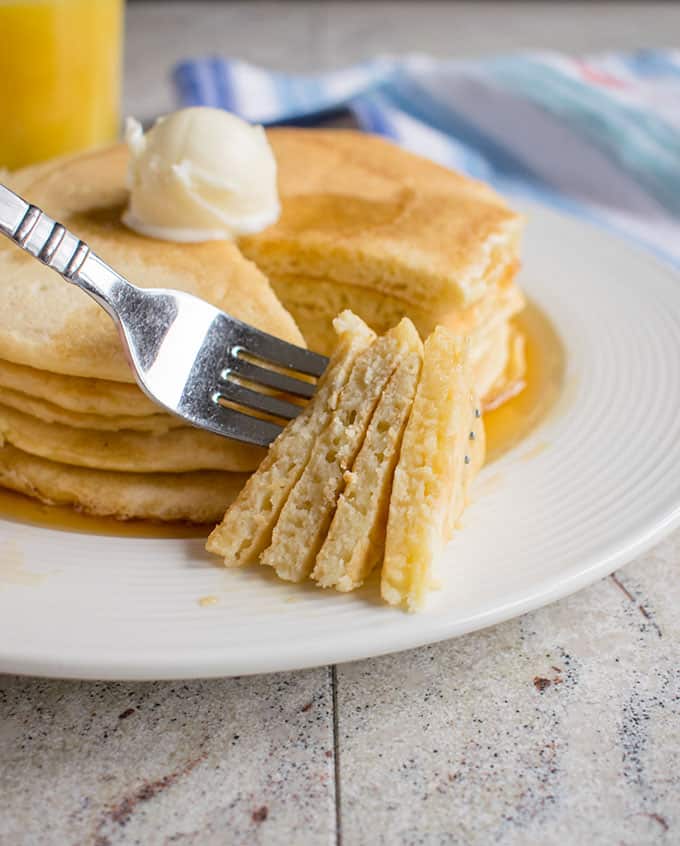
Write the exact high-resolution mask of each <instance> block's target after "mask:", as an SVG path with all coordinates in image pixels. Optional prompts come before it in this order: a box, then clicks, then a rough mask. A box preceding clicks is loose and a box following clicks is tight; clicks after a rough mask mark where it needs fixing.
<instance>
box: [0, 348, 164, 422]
mask: <svg viewBox="0 0 680 846" xmlns="http://www.w3.org/2000/svg"><path fill="white" fill-rule="evenodd" d="M5 388H9V389H11V390H13V391H20V392H21V393H23V394H30V395H31V396H34V397H37V398H39V399H43V400H46V401H47V402H50V403H52V404H54V405H58V406H60V408H63V409H66V410H67V411H73V412H75V413H76V414H96V415H98V416H102V417H119V416H120V417H122V416H125V417H132V416H135V417H137V416H138V417H142V416H146V415H150V414H158V413H159V411H160V409H159V407H158V406H157V405H156V403H154V402H152V401H151V400H150V399H149V398H148V397H147V396H146V395H145V394H144V393H142V391H141V390H140V389H139V388H138V387H137V385H131V384H128V383H127V382H110V381H107V380H106V379H86V378H83V377H82V376H63V375H62V374H60V373H49V372H48V371H47V370H36V369H35V368H33V367H24V366H23V365H21V364H13V363H12V362H10V361H3V360H2V359H0V397H1V396H2V393H3V389H5Z"/></svg>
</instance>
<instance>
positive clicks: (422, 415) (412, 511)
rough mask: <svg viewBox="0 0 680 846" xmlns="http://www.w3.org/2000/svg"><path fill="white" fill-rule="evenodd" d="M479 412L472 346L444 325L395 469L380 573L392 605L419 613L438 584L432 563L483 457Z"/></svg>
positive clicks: (431, 349)
mask: <svg viewBox="0 0 680 846" xmlns="http://www.w3.org/2000/svg"><path fill="white" fill-rule="evenodd" d="M451 362H453V363H454V364H453V366H451ZM477 409H478V404H477V399H476V397H475V394H474V392H473V391H472V389H471V384H470V373H469V366H468V362H467V351H466V349H465V347H464V345H463V344H461V343H460V341H459V340H458V339H457V338H456V337H455V336H454V335H452V334H451V333H450V332H449V331H448V330H446V329H444V328H439V329H437V330H435V332H434V333H433V334H432V335H431V336H430V337H429V338H428V340H427V341H426V342H425V352H424V358H423V368H422V375H421V378H420V383H419V385H418V390H417V391H416V396H415V399H414V402H413V408H412V410H411V416H410V418H409V421H408V424H407V426H406V431H405V432H404V438H403V442H402V446H401V453H400V455H399V462H398V464H397V469H396V470H395V473H394V482H393V485H392V496H391V499H390V507H389V514H388V522H387V533H386V538H385V557H384V561H383V567H382V573H381V594H382V597H383V599H385V600H386V601H387V602H389V603H390V604H391V605H404V606H406V608H407V609H408V610H410V611H415V610H417V609H418V608H420V607H421V606H422V604H423V601H424V598H425V595H426V593H427V591H428V590H429V589H430V587H431V586H432V581H433V578H432V576H433V573H432V570H433V565H434V562H435V561H436V559H437V557H438V556H439V554H440V552H441V550H442V548H443V546H444V544H445V542H446V541H447V540H448V539H449V538H450V537H451V535H452V533H453V530H454V527H455V525H456V521H457V520H458V518H459V516H460V513H461V512H462V510H463V508H464V506H465V501H466V491H467V486H468V484H469V483H470V481H471V479H472V476H473V474H474V471H476V469H477V468H478V467H479V466H480V465H481V463H482V461H483V453H484V439H483V437H482V435H483V429H482V428H481V426H479V424H478V425H477V426H476V425H475V421H476V420H478V417H477V414H478V413H479V412H478V411H477ZM471 433H474V437H471ZM466 457H467V458H466Z"/></svg>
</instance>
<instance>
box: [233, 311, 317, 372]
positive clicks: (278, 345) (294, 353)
mask: <svg viewBox="0 0 680 846" xmlns="http://www.w3.org/2000/svg"><path fill="white" fill-rule="evenodd" d="M232 320H233V318H232ZM239 323H240V321H239ZM239 336H240V337H239V341H240V343H241V345H242V346H243V350H244V352H247V353H250V354H251V355H253V356H255V357H256V358H261V359H263V360H264V361H271V362H272V364H276V365H278V366H279V367H285V368H288V369H289V370H297V371H298V372H299V373H306V374H308V375H309V376H321V374H322V373H323V372H324V370H325V369H326V366H327V364H328V359H327V358H326V356H325V355H319V353H315V352H312V351H311V350H306V349H304V348H303V347H297V346H295V344H289V343H288V341H282V340H281V339H280V338H275V337H274V336H273V335H268V334H267V333H266V332H261V331H260V330H259V329H255V328H253V327H252V326H248V325H247V324H245V323H240V326H239Z"/></svg>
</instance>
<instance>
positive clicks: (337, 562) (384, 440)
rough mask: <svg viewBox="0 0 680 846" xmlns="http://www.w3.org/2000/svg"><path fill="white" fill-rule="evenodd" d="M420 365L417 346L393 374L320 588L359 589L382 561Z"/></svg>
mask: <svg viewBox="0 0 680 846" xmlns="http://www.w3.org/2000/svg"><path fill="white" fill-rule="evenodd" d="M421 363H422V350H420V349H419V350H414V352H412V353H410V354H409V355H407V356H406V357H405V358H404V360H403V361H402V363H401V364H400V365H399V366H398V367H397V369H396V370H395V372H394V373H393V374H392V378H391V379H390V381H389V382H388V383H387V387H386V388H385V391H384V393H383V395H382V397H381V398H380V402H379V403H378V405H377V407H376V409H375V412H374V414H373V417H372V419H371V422H370V424H369V427H368V430H367V431H366V438H365V440H364V443H363V445H362V447H361V449H360V450H359V454H358V455H357V457H356V460H355V462H354V464H353V466H352V469H351V471H348V472H347V473H346V474H345V488H344V490H343V492H342V493H341V494H340V497H339V499H338V502H337V505H336V508H335V514H334V516H333V520H332V522H331V525H330V528H329V530H328V534H327V536H326V538H325V540H324V542H323V545H322V547H321V549H320V550H319V553H318V555H317V556H316V561H315V564H314V570H313V571H312V578H313V579H314V580H315V581H316V582H317V584H319V585H320V586H321V587H335V588H336V589H337V590H340V591H349V590H354V588H357V587H359V586H360V585H361V584H362V583H363V581H364V579H365V578H366V577H367V576H368V575H369V573H370V572H371V570H372V569H373V568H374V567H375V566H376V565H377V564H379V563H380V562H381V561H382V558H383V553H384V550H385V528H386V525H387V510H388V507H389V501H390V493H391V490H392V477H393V475H394V468H395V465H396V463H397V458H398V457H399V448H400V445H401V438H402V435H403V432H404V427H405V426H406V423H407V421H408V418H409V415H410V413H411V405H412V404H413V397H414V395H415V392H416V387H417V384H418V377H419V375H420V367H421Z"/></svg>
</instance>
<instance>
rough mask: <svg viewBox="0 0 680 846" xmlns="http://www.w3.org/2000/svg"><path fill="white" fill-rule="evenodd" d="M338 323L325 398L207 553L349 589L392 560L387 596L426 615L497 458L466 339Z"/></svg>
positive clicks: (289, 434)
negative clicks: (477, 484) (446, 556)
mask: <svg viewBox="0 0 680 846" xmlns="http://www.w3.org/2000/svg"><path fill="white" fill-rule="evenodd" d="M334 325H335V330H336V332H337V335H338V344H337V347H336V349H335V352H334V353H333V355H332V357H331V360H330V364H329V366H328V368H327V369H326V372H325V373H324V375H323V376H322V378H321V380H320V382H319V385H318V388H317V391H316V393H315V395H314V397H313V398H312V399H311V400H310V402H309V403H308V405H307V406H306V407H305V409H304V410H303V411H302V412H301V414H300V415H299V416H298V417H297V418H295V420H293V421H291V422H290V423H289V424H288V425H287V426H286V428H285V429H284V430H283V432H282V433H281V434H280V435H279V436H278V437H277V439H276V440H275V441H274V442H273V444H272V445H271V446H270V448H269V452H268V454H267V457H266V458H265V459H264V461H263V462H262V464H261V465H260V467H259V468H258V469H257V470H256V471H255V473H254V474H253V475H252V476H251V477H250V479H249V480H248V482H247V483H246V485H245V487H244V488H243V490H242V491H241V493H240V494H239V495H238V497H237V499H236V501H235V502H234V503H233V504H232V505H231V506H230V507H229V508H228V509H227V512H226V514H225V515H224V519H223V520H222V522H221V523H220V524H219V525H218V526H217V527H216V528H215V529H214V530H213V531H212V533H211V535H210V537H209V538H208V542H207V544H206V549H207V550H208V551H209V552H212V553H214V554H215V555H219V556H221V557H222V558H223V559H224V563H225V565H226V566H227V567H239V566H245V565H248V564H255V563H257V562H259V563H260V564H263V565H265V566H269V567H272V568H273V569H274V571H275V572H276V574H277V575H278V576H279V577H280V578H282V579H285V580H288V581H293V582H302V581H304V580H307V579H311V580H313V581H314V582H316V584H317V585H319V586H320V587H328V588H330V587H333V588H335V589H336V590H339V591H351V590H354V589H355V588H358V587H359V586H361V585H362V584H363V583H364V581H365V580H366V579H367V577H368V576H369V575H370V574H371V573H372V571H373V570H374V569H375V568H379V569H380V591H381V595H382V597H383V599H384V600H385V601H386V602H388V603H390V604H391V605H399V606H403V607H405V608H406V609H408V610H409V611H415V610H418V609H419V608H421V607H422V606H423V603H424V600H425V597H426V595H427V593H428V590H429V589H430V588H431V587H432V586H433V567H434V564H435V562H436V559H437V558H438V556H439V554H440V552H441V550H442V548H443V546H444V544H445V543H446V542H447V541H448V540H449V539H450V538H451V536H452V534H453V531H454V529H455V526H456V523H457V521H458V519H459V517H460V515H461V513H462V511H463V509H464V507H465V504H466V497H467V491H468V487H469V485H470V482H471V481H472V479H473V478H474V476H475V474H476V472H477V471H478V470H479V468H480V467H481V465H482V464H483V461H484V446H485V441H484V426H483V423H482V419H481V413H480V408H479V403H478V400H477V397H476V395H475V393H474V390H473V388H472V384H471V379H470V368H469V362H468V355H467V349H466V343H465V341H464V340H461V339H459V338H457V337H456V336H455V335H453V334H452V333H451V332H450V331H449V330H447V329H445V328H443V327H439V328H437V329H436V330H435V331H434V332H433V333H432V335H430V337H429V338H428V339H427V340H426V341H425V344H424V345H423V344H422V342H421V340H420V337H419V335H418V333H417V331H416V330H415V327H414V326H413V324H412V323H411V321H410V320H409V319H408V318H404V319H403V320H402V321H401V322H400V323H399V324H398V325H397V326H396V327H394V328H393V329H391V330H389V331H388V332H387V333H386V334H384V335H382V336H380V337H376V335H375V333H374V332H372V331H371V330H370V329H369V328H368V326H367V325H366V324H365V323H364V322H363V321H362V320H361V319H360V318H359V317H357V316H356V315H355V314H352V313H351V312H349V311H346V312H343V313H342V314H340V315H339V316H338V317H337V318H336V320H335V321H334Z"/></svg>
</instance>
